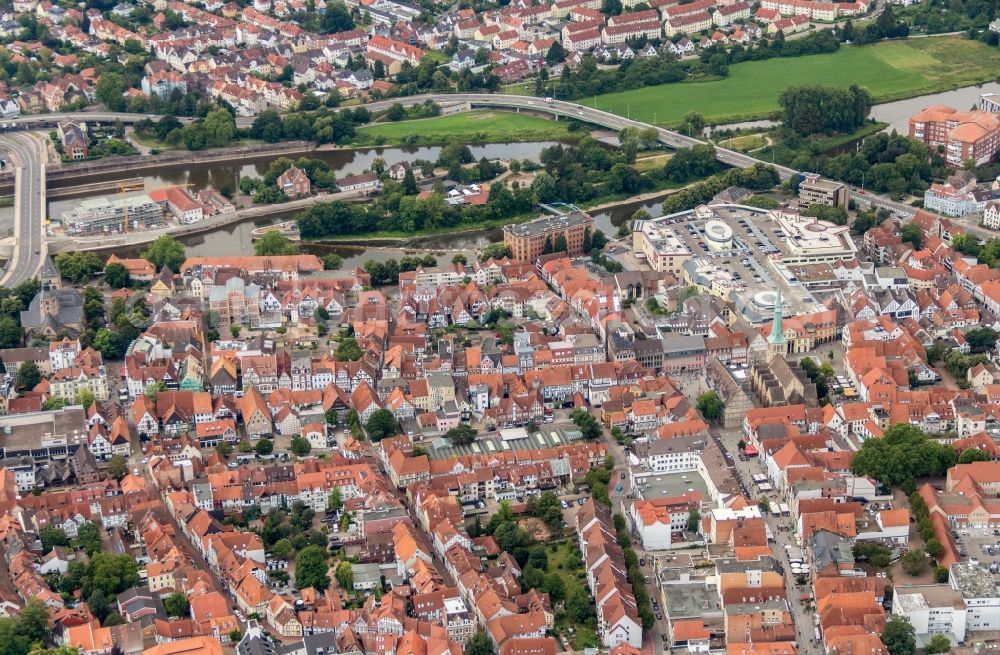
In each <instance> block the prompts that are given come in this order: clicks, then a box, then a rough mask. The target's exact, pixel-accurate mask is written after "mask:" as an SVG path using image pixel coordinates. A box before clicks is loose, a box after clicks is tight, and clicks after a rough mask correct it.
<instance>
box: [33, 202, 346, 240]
mask: <svg viewBox="0 0 1000 655" xmlns="http://www.w3.org/2000/svg"><path fill="white" fill-rule="evenodd" d="M363 197H364V196H363V194H362V193H360V192H358V191H342V192H339V193H324V194H320V195H317V196H310V197H308V198H300V199H298V200H290V201H288V202H284V203H278V204H274V205H256V206H254V207H249V208H247V209H238V210H236V211H235V212H231V213H229V214H218V215H216V216H210V217H208V218H204V219H202V220H200V221H198V222H197V223H192V224H190V225H186V224H180V225H171V226H170V227H167V228H160V229H156V230H144V231H141V232H130V233H128V234H121V235H117V236H115V235H101V236H97V237H50V238H49V239H48V241H47V244H48V250H49V253H50V254H56V253H60V252H72V251H77V250H87V251H95V252H100V251H105V250H117V249H119V248H125V247H133V246H138V245H143V244H147V243H152V242H153V241H155V240H156V238H157V237H160V236H162V235H164V234H169V235H170V236H173V237H176V238H180V237H185V236H192V235H196V234H201V233H204V232H214V231H216V230H220V229H224V228H226V227H228V226H230V225H233V224H238V223H243V222H245V221H253V220H257V219H261V218H266V217H268V216H274V215H278V216H283V215H285V214H288V213H291V212H297V211H301V210H303V209H306V208H307V207H309V206H311V205H315V204H318V203H321V202H332V201H334V200H346V201H354V200H359V199H362V198H363Z"/></svg>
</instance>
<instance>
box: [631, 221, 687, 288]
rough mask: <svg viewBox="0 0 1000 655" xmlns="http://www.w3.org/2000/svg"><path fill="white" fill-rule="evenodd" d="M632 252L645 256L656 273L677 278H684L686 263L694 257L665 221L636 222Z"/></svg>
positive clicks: (633, 229) (633, 231) (633, 227)
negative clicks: (668, 274) (667, 274)
mask: <svg viewBox="0 0 1000 655" xmlns="http://www.w3.org/2000/svg"><path fill="white" fill-rule="evenodd" d="M632 250H633V251H635V252H636V253H639V254H641V255H643V256H644V257H645V258H646V261H647V262H648V263H649V267H650V268H652V269H653V270H654V271H656V272H658V273H670V274H671V275H673V276H674V277H676V278H680V277H682V276H683V274H684V262H686V261H688V260H689V259H691V256H692V255H691V250H690V248H688V247H687V245H685V244H684V242H683V241H682V240H681V239H680V237H679V236H677V234H676V232H674V230H673V228H672V226H671V225H670V223H669V222H667V221H665V220H663V219H659V220H652V221H635V224H634V225H633V226H632Z"/></svg>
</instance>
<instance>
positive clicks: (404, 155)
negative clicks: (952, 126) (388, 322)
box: [0, 82, 1000, 267]
mask: <svg viewBox="0 0 1000 655" xmlns="http://www.w3.org/2000/svg"><path fill="white" fill-rule="evenodd" d="M982 93H1000V83H996V82H990V83H987V84H982V85H979V86H970V87H964V88H961V89H955V90H952V91H945V92H943V93H935V94H930V95H926V96H920V97H917V98H910V99H909V100H899V101H896V102H888V103H883V104H880V105H876V106H875V107H873V108H872V111H871V116H872V118H874V119H876V120H879V121H884V122H886V123H888V124H889V129H895V130H897V131H899V132H905V131H907V129H908V120H909V118H910V116H912V115H913V114H915V113H916V112H918V111H920V110H921V109H923V108H924V107H927V106H930V105H934V104H946V105H950V106H953V107H955V108H956V109H960V110H966V109H969V108H970V107H973V106H974V105H975V104H976V102H977V101H978V100H979V96H980V94H982ZM774 124H775V123H774V122H773V121H749V122H745V123H734V124H730V125H724V126H719V127H730V128H738V127H745V128H766V127H768V126H771V125H774ZM554 143H555V142H548V141H547V142H535V143H490V144H482V145H474V146H470V149H471V150H472V154H473V156H474V157H475V158H476V159H479V158H480V157H486V158H488V159H511V158H517V159H532V160H536V161H537V160H538V156H539V153H540V152H541V150H542V149H543V148H546V147H549V146H551V145H554ZM440 150H441V148H440V147H439V146H418V147H404V148H390V147H377V148H360V149H338V150H327V151H322V152H315V153H311V154H310V155H309V156H310V157H315V158H317V159H322V160H323V161H325V162H327V163H328V164H329V165H330V167H331V169H332V170H333V171H335V172H336V173H337V175H338V176H344V175H354V174H358V173H361V172H363V171H364V170H365V169H367V168H370V167H371V164H372V162H373V161H374V160H375V158H376V157H382V158H383V159H384V160H385V161H386V163H387V164H393V163H395V162H397V161H403V160H406V161H413V160H415V159H429V160H434V159H437V156H438V153H439V152H440ZM269 165H270V163H269V162H268V161H260V162H256V163H253V164H208V165H194V166H192V167H191V168H189V169H174V170H167V171H163V172H161V173H158V174H155V175H148V176H146V178H145V180H146V188H147V189H155V188H157V187H161V186H165V185H169V184H187V185H190V188H191V189H193V190H199V189H203V188H206V187H209V186H210V187H213V188H216V189H218V188H221V187H223V186H229V187H231V188H237V187H238V186H239V180H240V179H241V178H242V177H244V176H251V177H261V176H263V175H264V174H265V173H266V172H267V169H268V166H269ZM78 202H79V199H63V200H54V201H52V202H50V203H49V207H48V211H49V216H51V217H58V216H60V215H61V214H62V213H63V212H65V211H68V210H70V209H71V208H73V207H74V206H75V205H76V204H77V203H78ZM660 207H661V205H660V203H659V202H657V201H655V200H652V201H645V202H631V203H624V204H621V205H618V206H616V207H613V208H609V209H605V210H600V211H595V212H593V215H594V219H595V223H596V226H597V227H598V228H599V229H601V230H603V231H604V232H605V233H607V234H609V235H613V234H614V233H615V232H616V230H617V229H618V226H619V225H621V223H622V222H623V221H625V220H626V219H628V218H629V217H630V216H631V215H632V214H633V213H634V212H635V211H636V210H637V209H640V208H641V209H645V210H646V211H648V212H650V213H651V214H653V215H654V216H655V215H656V214H657V213H659V211H660ZM292 216H293V214H292V213H289V214H285V215H276V216H272V217H270V218H268V219H262V220H260V221H257V222H247V223H242V224H239V225H234V226H230V227H227V228H224V229H220V230H218V231H215V232H210V233H206V234H201V235H196V236H190V237H184V238H183V239H182V240H183V241H184V243H185V244H186V245H187V249H188V253H189V254H191V255H195V256H206V255H239V254H250V253H252V252H253V245H252V242H251V239H250V232H251V231H252V230H253V229H254V228H256V227H260V226H262V225H267V224H270V223H275V222H278V221H281V220H288V219H289V218H291V217H292ZM13 221H14V210H13V208H12V207H0V235H3V234H7V233H9V231H10V230H11V229H12V227H13ZM500 238H501V237H500V231H499V230H488V231H473V232H468V233H462V234H444V235H437V236H429V237H425V238H422V239H419V240H415V241H414V242H412V246H413V247H414V248H421V249H434V250H440V251H441V252H456V251H459V252H469V253H471V252H473V251H475V249H476V248H479V247H482V246H483V245H485V244H487V243H490V242H492V241H497V240H499V239H500ZM140 250H141V248H136V249H135V250H134V251H132V250H131V249H128V250H127V251H126V253H124V254H137V253H138V252H139V251H140ZM303 250H304V251H306V252H311V253H315V254H320V255H322V254H326V253H329V252H336V253H338V254H340V255H341V256H342V257H344V265H345V266H349V267H353V266H360V265H362V264H363V263H364V262H365V261H366V260H368V259H376V260H384V259H388V258H389V257H396V258H398V257H401V256H403V255H404V254H406V253H407V252H409V251H407V250H405V249H399V248H370V247H369V245H368V244H366V243H365V241H364V239H359V240H358V245H356V246H351V245H347V244H338V245H336V246H333V245H324V244H308V245H305V246H303Z"/></svg>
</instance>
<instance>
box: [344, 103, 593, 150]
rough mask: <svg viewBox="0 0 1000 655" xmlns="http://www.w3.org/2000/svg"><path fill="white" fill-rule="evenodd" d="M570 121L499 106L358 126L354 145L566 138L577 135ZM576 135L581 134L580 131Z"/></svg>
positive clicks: (554, 139) (492, 141)
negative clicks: (571, 128)
mask: <svg viewBox="0 0 1000 655" xmlns="http://www.w3.org/2000/svg"><path fill="white" fill-rule="evenodd" d="M569 125H570V122H569V121H553V120H551V119H549V118H543V117H541V116H538V115H534V114H530V113H515V112H509V111H496V110H475V111H469V112H462V113H455V114H449V115H447V116H435V117H433V118H418V119H412V120H406V121H398V122H382V123H373V124H370V125H365V126H363V127H359V128H358V129H357V132H356V136H355V139H354V141H353V142H352V143H351V145H352V146H354V147H359V146H367V147H371V146H374V145H380V146H381V145H387V146H417V145H424V146H427V145H445V144H449V143H457V142H461V143H462V144H473V143H495V142H497V141H509V142H527V141H567V140H571V139H573V138H574V135H573V133H572V132H570V130H569ZM576 138H579V133H577V136H576Z"/></svg>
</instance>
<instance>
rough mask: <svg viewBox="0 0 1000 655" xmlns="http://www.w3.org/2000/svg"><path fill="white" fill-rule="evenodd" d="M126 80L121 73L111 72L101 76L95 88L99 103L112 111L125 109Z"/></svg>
mask: <svg viewBox="0 0 1000 655" xmlns="http://www.w3.org/2000/svg"><path fill="white" fill-rule="evenodd" d="M124 93H125V80H124V78H122V76H121V74H120V73H116V72H114V71H109V72H107V73H104V74H103V75H101V77H100V79H98V80H97V86H96V87H95V88H94V94H95V96H96V97H97V101H98V102H101V103H103V104H104V106H105V107H107V108H108V109H109V110H110V111H124V109H125V98H124V96H123V94H124Z"/></svg>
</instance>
